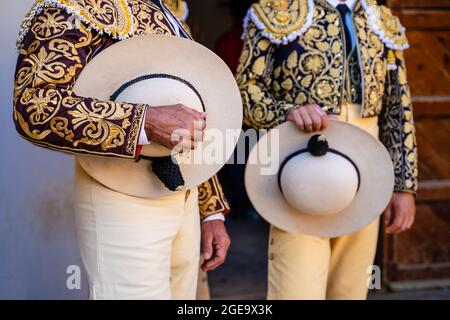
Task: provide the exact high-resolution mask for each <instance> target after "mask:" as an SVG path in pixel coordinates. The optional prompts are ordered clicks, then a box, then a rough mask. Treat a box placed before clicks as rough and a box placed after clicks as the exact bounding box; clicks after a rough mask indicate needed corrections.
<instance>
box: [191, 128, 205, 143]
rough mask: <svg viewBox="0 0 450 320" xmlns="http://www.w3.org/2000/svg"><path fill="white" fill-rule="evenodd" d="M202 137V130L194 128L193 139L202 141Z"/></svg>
mask: <svg viewBox="0 0 450 320" xmlns="http://www.w3.org/2000/svg"><path fill="white" fill-rule="evenodd" d="M203 137H204V132H203V131H202V130H195V131H194V134H193V136H192V140H193V141H197V142H202V141H203Z"/></svg>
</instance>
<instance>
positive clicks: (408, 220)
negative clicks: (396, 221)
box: [404, 212, 414, 230]
mask: <svg viewBox="0 0 450 320" xmlns="http://www.w3.org/2000/svg"><path fill="white" fill-rule="evenodd" d="M413 224H414V214H413V213H412V212H410V213H408V216H407V218H406V219H405V224H404V230H409V229H411V227H412V226H413Z"/></svg>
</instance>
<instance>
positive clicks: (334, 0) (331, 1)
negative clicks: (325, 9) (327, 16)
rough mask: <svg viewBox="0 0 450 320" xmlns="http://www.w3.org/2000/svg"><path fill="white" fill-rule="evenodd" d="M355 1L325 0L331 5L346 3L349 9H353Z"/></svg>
mask: <svg viewBox="0 0 450 320" xmlns="http://www.w3.org/2000/svg"><path fill="white" fill-rule="evenodd" d="M356 1H357V0H346V1H344V2H341V1H340V0H327V2H328V3H329V4H331V5H332V6H333V7H335V8H336V7H337V6H338V5H339V4H341V3H342V4H343V3H345V4H346V5H347V7H348V8H349V9H350V10H353V7H354V6H355V3H356Z"/></svg>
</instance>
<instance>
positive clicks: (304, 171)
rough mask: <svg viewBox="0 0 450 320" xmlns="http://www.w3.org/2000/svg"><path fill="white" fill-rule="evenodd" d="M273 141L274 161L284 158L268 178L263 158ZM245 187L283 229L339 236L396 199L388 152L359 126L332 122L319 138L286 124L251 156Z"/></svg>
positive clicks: (263, 140) (263, 212)
mask: <svg viewBox="0 0 450 320" xmlns="http://www.w3.org/2000/svg"><path fill="white" fill-rule="evenodd" d="M275 130H276V131H275ZM278 134H279V135H278ZM277 137H279V139H277ZM274 139H277V140H279V141H274ZM273 143H276V144H278V147H279V154H277V155H273V154H272V155H271V157H272V159H274V156H279V160H280V162H279V163H280V165H279V167H278V170H277V171H276V172H275V173H273V174H271V175H263V174H261V172H262V171H261V169H262V168H263V164H262V163H261V161H259V157H258V155H261V154H270V152H268V151H269V148H270V146H271V145H273ZM245 185H246V189H247V192H248V195H249V198H250V200H251V202H252V203H253V205H254V207H255V209H256V210H257V211H258V212H259V213H260V214H261V215H262V216H263V217H264V218H265V219H266V220H267V221H268V222H269V223H271V224H272V225H274V226H276V227H278V228H279V229H282V230H285V231H288V232H293V233H301V234H305V235H312V236H320V237H337V236H341V235H344V234H349V233H352V232H355V231H357V230H359V229H361V228H363V227H364V226H366V225H368V224H369V223H371V222H372V221H374V220H375V219H376V218H377V217H378V216H379V215H380V214H382V213H383V211H384V209H385V208H386V206H387V205H388V203H389V201H390V199H391V196H392V192H393V188H394V171H393V165H392V160H391V158H390V156H389V153H388V152H387V150H386V148H385V147H384V146H383V145H382V144H381V143H380V142H379V141H378V140H376V139H375V138H374V137H373V136H372V135H370V134H369V133H367V132H366V131H364V130H362V129H360V128H358V127H356V126H353V125H351V124H348V123H345V122H340V121H330V125H329V127H328V128H327V129H326V130H324V131H323V132H321V133H320V134H308V133H304V132H301V131H300V130H298V129H297V128H296V126H295V125H294V124H293V123H291V122H286V123H284V124H282V125H280V126H278V127H277V128H275V129H272V130H271V131H270V132H269V133H268V134H266V135H265V136H263V137H262V138H261V139H260V141H259V142H258V143H257V144H256V145H255V146H254V148H253V149H252V151H251V152H250V156H249V159H248V164H247V167H246V173H245Z"/></svg>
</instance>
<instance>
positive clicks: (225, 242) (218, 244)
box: [202, 220, 231, 272]
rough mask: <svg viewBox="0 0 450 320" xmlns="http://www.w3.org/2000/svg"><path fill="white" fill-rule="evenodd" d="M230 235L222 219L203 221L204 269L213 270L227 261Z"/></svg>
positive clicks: (206, 270)
mask: <svg viewBox="0 0 450 320" xmlns="http://www.w3.org/2000/svg"><path fill="white" fill-rule="evenodd" d="M230 244H231V242H230V237H229V236H228V233H227V230H226V228H225V223H224V222H223V221H221V220H213V221H207V222H203V223H202V247H203V258H204V262H203V264H202V270H203V271H204V272H208V271H212V270H214V269H216V268H217V267H219V266H220V265H221V264H223V263H224V262H225V258H226V256H227V252H228V248H229V247H230Z"/></svg>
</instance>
